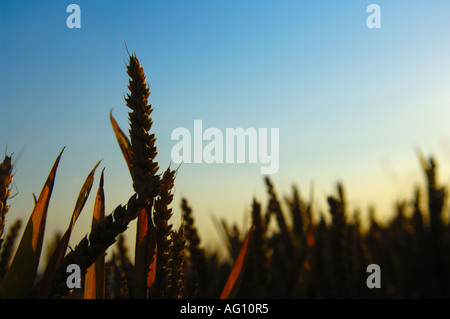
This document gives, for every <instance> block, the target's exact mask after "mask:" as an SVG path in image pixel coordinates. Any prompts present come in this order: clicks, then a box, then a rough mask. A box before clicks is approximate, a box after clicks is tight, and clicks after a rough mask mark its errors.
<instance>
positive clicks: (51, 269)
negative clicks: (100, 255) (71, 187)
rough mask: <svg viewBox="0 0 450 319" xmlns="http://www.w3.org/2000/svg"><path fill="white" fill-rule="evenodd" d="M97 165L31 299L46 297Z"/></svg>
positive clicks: (81, 191)
mask: <svg viewBox="0 0 450 319" xmlns="http://www.w3.org/2000/svg"><path fill="white" fill-rule="evenodd" d="M98 165H100V161H99V162H98V163H97V164H96V165H95V166H94V168H93V169H92V171H91V172H90V173H89V175H88V176H87V178H86V180H85V182H84V184H83V187H82V188H81V190H80V193H79V195H78V198H77V201H76V204H75V208H74V211H73V213H72V218H71V219H70V224H69V227H68V228H67V230H66V232H65V233H64V235H63V237H62V238H61V240H60V241H59V243H58V246H56V249H55V251H54V253H53V255H52V257H51V258H50V261H49V263H48V264H47V267H46V269H45V271H44V275H43V276H42V278H41V280H40V281H39V283H38V285H37V287H36V290H35V291H34V292H33V294H32V296H33V297H37V298H43V297H46V295H47V292H48V289H49V285H50V282H51V279H52V277H53V275H54V273H55V271H56V269H57V268H58V266H59V265H60V264H61V262H62V260H63V259H64V255H65V254H66V251H67V247H68V246H69V241H70V236H71V234H72V230H73V227H74V226H75V222H76V221H77V219H78V216H80V213H81V211H82V210H83V207H84V205H85V204H86V201H87V199H88V197H89V193H90V191H91V188H92V184H93V182H94V174H95V170H96V169H97V167H98Z"/></svg>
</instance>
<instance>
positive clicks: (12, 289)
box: [1, 148, 64, 298]
mask: <svg viewBox="0 0 450 319" xmlns="http://www.w3.org/2000/svg"><path fill="white" fill-rule="evenodd" d="M63 151H64V148H63V149H62V151H61V152H60V153H59V155H58V157H57V158H56V161H55V163H54V164H53V167H52V169H51V171H50V174H49V176H48V178H47V181H46V182H45V184H44V187H43V188H42V191H41V193H40V195H39V199H38V200H37V202H36V205H35V206H34V209H33V212H32V213H31V216H30V218H29V220H28V223H27V226H26V227H25V230H24V232H23V235H22V238H21V240H20V243H19V246H18V247H17V251H16V254H15V256H14V259H13V261H12V263H11V266H10V268H9V270H8V272H7V273H6V276H5V279H4V281H3V283H2V287H1V297H2V298H25V297H26V296H27V295H28V293H29V292H30V291H31V289H32V287H33V283H34V281H35V277H36V271H37V268H38V265H39V259H40V256H41V250H42V243H43V239H44V232H45V223H46V219H47V211H48V206H49V203H50V197H51V194H52V191H53V186H54V182H55V176H56V170H57V168H58V164H59V161H60V159H61V155H62V153H63Z"/></svg>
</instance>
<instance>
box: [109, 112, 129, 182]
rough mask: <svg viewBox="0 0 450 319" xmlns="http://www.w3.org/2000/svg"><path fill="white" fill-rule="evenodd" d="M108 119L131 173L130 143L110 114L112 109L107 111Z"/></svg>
mask: <svg viewBox="0 0 450 319" xmlns="http://www.w3.org/2000/svg"><path fill="white" fill-rule="evenodd" d="M109 119H110V121H111V125H112V127H113V130H114V134H115V135H116V139H117V142H118V143H119V147H120V150H121V151H122V154H123V157H124V158H125V161H126V162H127V165H128V170H129V171H130V174H131V144H130V141H129V140H128V138H127V136H126V135H125V133H124V132H123V131H122V130H121V129H120V127H119V125H118V124H117V122H116V120H115V119H114V117H113V115H112V110H111V111H110V112H109Z"/></svg>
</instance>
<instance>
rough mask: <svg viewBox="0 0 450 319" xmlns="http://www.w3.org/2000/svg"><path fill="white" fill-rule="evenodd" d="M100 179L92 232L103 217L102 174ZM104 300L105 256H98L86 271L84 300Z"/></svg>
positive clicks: (103, 194)
mask: <svg viewBox="0 0 450 319" xmlns="http://www.w3.org/2000/svg"><path fill="white" fill-rule="evenodd" d="M104 171H105V169H103V170H102V174H101V177H100V183H99V186H98V191H97V197H96V198H95V203H94V213H93V216H92V226H91V230H93V229H94V228H95V227H96V226H97V225H98V224H100V223H101V222H102V220H103V219H104V217H105V192H104V190H103V172H104ZM104 298H105V254H104V253H103V255H102V256H99V257H98V258H97V260H96V261H95V263H94V264H93V265H92V266H91V267H89V268H88V269H87V273H86V276H85V281H84V299H104Z"/></svg>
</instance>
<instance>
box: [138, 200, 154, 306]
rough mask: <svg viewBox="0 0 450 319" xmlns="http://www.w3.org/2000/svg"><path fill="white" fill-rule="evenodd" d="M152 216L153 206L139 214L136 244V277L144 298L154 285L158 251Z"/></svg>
mask: <svg viewBox="0 0 450 319" xmlns="http://www.w3.org/2000/svg"><path fill="white" fill-rule="evenodd" d="M150 216H151V205H149V206H148V207H147V209H143V210H142V211H141V212H140V213H139V217H138V221H137V229H136V244H135V259H134V264H135V276H136V283H137V285H138V290H139V291H138V294H139V295H140V296H141V297H142V298H146V297H147V290H148V288H149V287H150V286H151V285H152V284H153V282H154V278H153V279H150V277H154V274H151V270H150V267H151V264H152V262H154V261H155V260H156V257H155V255H154V251H155V249H156V237H155V228H154V226H153V224H152V222H151V219H150V218H149V217H150Z"/></svg>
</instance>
